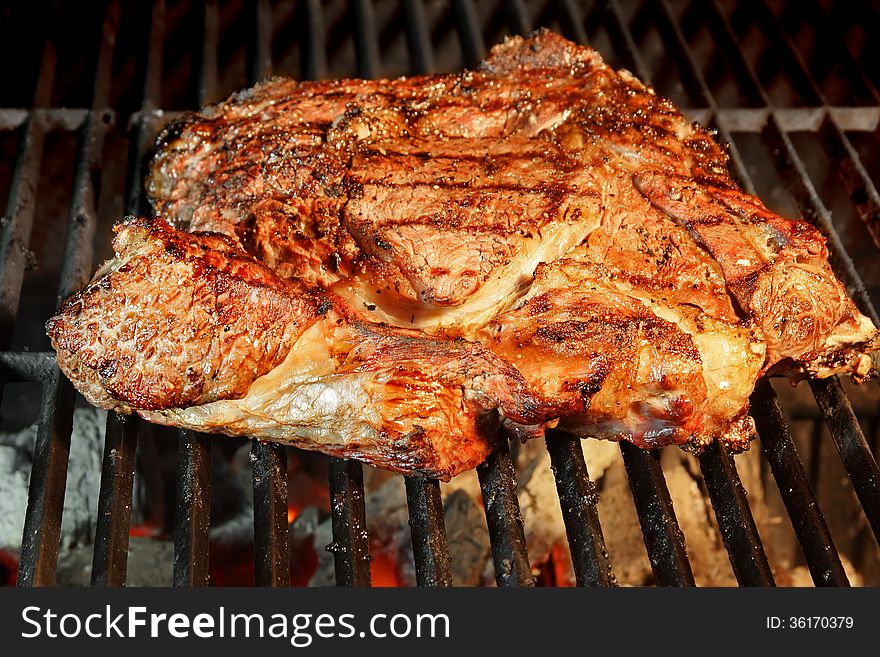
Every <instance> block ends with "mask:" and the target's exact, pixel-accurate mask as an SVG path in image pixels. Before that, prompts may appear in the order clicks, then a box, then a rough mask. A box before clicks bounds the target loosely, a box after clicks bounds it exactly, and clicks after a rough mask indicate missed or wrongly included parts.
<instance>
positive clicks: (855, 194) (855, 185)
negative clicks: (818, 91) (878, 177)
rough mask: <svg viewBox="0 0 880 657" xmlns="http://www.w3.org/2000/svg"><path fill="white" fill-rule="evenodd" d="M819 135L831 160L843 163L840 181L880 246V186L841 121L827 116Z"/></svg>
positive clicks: (840, 169)
mask: <svg viewBox="0 0 880 657" xmlns="http://www.w3.org/2000/svg"><path fill="white" fill-rule="evenodd" d="M819 133H820V134H821V135H822V137H823V138H824V140H825V144H826V146H827V148H828V152H829V154H830V156H831V158H832V159H833V160H835V161H836V162H839V163H840V167H839V168H838V173H839V175H840V179H841V180H842V181H843V184H844V185H846V188H847V190H848V191H849V195H850V200H851V201H852V203H853V205H854V206H855V208H856V211H857V212H858V213H859V217H860V218H861V220H862V221H863V222H864V223H865V225H866V226H867V228H868V231H869V232H870V233H871V236H872V237H873V238H874V243H875V244H876V245H877V246H878V247H880V193H878V191H877V186H876V185H875V184H874V181H873V180H871V177H870V175H868V172H867V170H866V169H865V165H864V164H862V161H861V159H860V158H859V155H858V153H857V152H856V149H855V148H853V145H852V143H851V142H850V140H849V139H848V138H847V136H846V134H844V132H843V130H842V129H841V128H840V125H839V124H838V122H837V121H835V120H834V119H833V118H832V117H831V116H827V117H825V119H824V120H823V121H822V126H821V128H820V129H819Z"/></svg>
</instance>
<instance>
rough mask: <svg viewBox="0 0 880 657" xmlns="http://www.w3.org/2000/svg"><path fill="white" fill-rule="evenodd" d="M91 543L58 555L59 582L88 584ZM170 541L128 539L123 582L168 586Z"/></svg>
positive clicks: (63, 583) (129, 584) (171, 557)
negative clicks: (126, 562)
mask: <svg viewBox="0 0 880 657" xmlns="http://www.w3.org/2000/svg"><path fill="white" fill-rule="evenodd" d="M92 552H93V550H92V547H91V546H87V545H80V546H75V547H72V548H70V549H68V550H63V551H62V552H61V553H60V554H59V556H58V571H57V575H56V579H57V582H58V584H59V585H61V586H88V585H89V582H90V580H91V574H92V556H93V555H92ZM173 556H174V543H173V542H172V541H163V540H156V539H152V538H141V537H138V536H132V537H131V538H129V540H128V565H127V569H126V586H128V587H132V586H171V570H172V561H173Z"/></svg>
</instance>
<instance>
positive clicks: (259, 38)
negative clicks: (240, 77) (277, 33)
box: [249, 0, 273, 84]
mask: <svg viewBox="0 0 880 657" xmlns="http://www.w3.org/2000/svg"><path fill="white" fill-rule="evenodd" d="M253 35H254V40H253V44H252V48H251V52H252V55H251V57H252V59H251V65H250V67H249V71H250V81H251V84H254V83H256V82H259V81H260V80H262V79H263V78H265V77H268V76H269V75H271V74H272V68H273V67H272V6H271V5H270V4H269V0H257V2H256V5H255V7H254V31H253Z"/></svg>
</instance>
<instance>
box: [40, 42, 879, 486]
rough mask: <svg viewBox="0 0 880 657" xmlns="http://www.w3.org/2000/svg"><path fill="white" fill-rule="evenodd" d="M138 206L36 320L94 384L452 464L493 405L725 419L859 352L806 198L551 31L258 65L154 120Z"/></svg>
mask: <svg viewBox="0 0 880 657" xmlns="http://www.w3.org/2000/svg"><path fill="white" fill-rule="evenodd" d="M148 192H149V195H150V198H151V201H152V203H153V208H154V211H155V214H156V216H157V217H158V218H157V219H151V220H147V219H129V220H127V221H125V222H123V223H121V224H120V225H119V226H118V227H117V236H116V239H115V242H114V248H115V250H116V254H117V257H116V258H115V259H113V260H111V261H110V262H108V263H107V264H105V265H104V266H103V267H102V269H101V270H99V272H98V273H97V274H96V277H95V279H94V280H93V281H92V283H90V285H89V286H88V287H87V288H86V289H85V290H83V291H82V292H80V293H79V294H77V295H75V296H74V297H72V298H71V299H70V300H68V301H67V302H66V303H65V304H64V305H63V306H62V308H61V309H60V310H59V313H58V314H57V315H56V316H55V317H54V318H52V319H51V320H50V322H49V326H48V330H49V335H50V336H51V338H52V341H53V345H54V346H55V348H56V350H57V352H58V362H59V364H60V366H61V367H62V369H63V370H64V372H65V373H66V374H67V375H68V376H69V377H70V378H71V379H72V380H73V381H74V383H75V384H76V385H77V387H78V388H79V389H80V390H81V391H82V392H83V394H84V395H85V396H86V397H87V398H88V399H89V400H90V401H92V402H93V403H96V404H98V405H101V406H103V407H105V408H115V409H118V410H122V411H126V412H131V411H135V412H138V413H139V414H140V415H142V416H143V417H145V418H147V419H149V420H151V421H156V422H162V423H167V424H171V425H175V426H182V427H189V428H193V429H196V430H201V431H212V432H219V433H226V434H230V435H249V436H254V437H257V438H262V439H268V440H274V441H279V442H284V443H290V444H296V445H299V446H303V447H307V448H312V449H318V450H321V451H324V452H327V453H331V454H337V455H344V456H350V457H357V458H361V459H364V460H366V461H368V462H371V463H375V464H378V465H381V466H383V467H388V468H392V469H397V470H400V471H403V472H420V473H423V474H427V475H431V476H436V477H442V478H448V477H450V476H452V475H454V474H456V473H457V472H460V471H462V470H464V469H466V468H470V467H473V466H475V465H477V464H479V463H480V462H481V460H482V459H483V458H485V456H486V455H487V454H488V453H489V451H491V449H492V446H493V441H494V439H495V438H494V436H495V435H496V433H497V429H498V426H499V424H501V423H503V424H504V425H505V426H506V428H507V430H508V431H509V432H512V433H514V434H515V435H521V436H523V437H528V436H534V435H540V434H541V432H542V431H543V429H544V428H546V427H547V426H554V425H557V424H558V425H559V426H561V427H563V428H565V429H567V430H569V431H572V432H575V433H576V434H578V435H583V436H594V437H602V438H610V439H615V440H629V441H632V442H634V443H636V444H638V445H640V446H642V447H655V446H662V445H667V444H690V445H693V446H697V447H698V446H699V445H701V444H705V443H706V442H708V441H710V440H712V439H716V438H717V439H720V440H725V441H727V442H729V443H730V444H732V445H734V446H735V447H742V446H744V445H745V444H746V443H747V441H748V438H749V435H750V432H751V420H750V418H749V417H748V415H747V411H748V397H749V394H750V393H751V391H752V389H753V386H754V383H755V380H756V379H757V377H759V376H760V375H762V374H764V373H766V372H769V371H773V372H779V373H784V374H787V375H789V376H791V377H793V378H798V377H802V376H811V375H812V376H829V375H832V374H835V373H840V372H852V373H853V375H854V377H855V378H857V379H862V378H864V377H865V376H867V375H868V373H869V370H870V362H871V361H870V358H869V357H868V356H867V355H866V354H867V352H868V351H870V350H872V349H874V348H876V347H877V346H878V334H877V330H876V329H875V327H874V326H873V325H872V324H871V322H870V321H869V320H868V319H867V318H865V317H864V316H863V315H862V314H861V313H860V312H859V311H858V310H857V309H856V307H855V306H854V304H853V303H852V301H851V300H850V299H849V297H848V296H847V294H846V292H845V290H844V289H843V287H842V285H841V284H840V282H839V281H838V280H837V279H836V278H835V277H834V275H833V273H832V272H831V269H830V267H829V265H828V261H827V252H826V248H825V241H824V239H823V238H822V237H821V236H820V235H819V234H818V232H817V231H816V230H815V229H814V228H813V227H811V226H810V225H808V224H806V223H804V222H800V221H790V220H786V219H783V218H781V217H779V216H777V215H775V214H773V213H771V212H770V211H768V210H767V209H766V208H765V207H764V206H763V205H762V204H761V202H760V201H759V200H758V199H756V198H754V197H750V196H748V195H746V194H744V193H743V192H742V191H741V190H740V189H739V188H738V187H737V186H736V184H735V183H734V182H733V181H732V180H731V178H730V176H729V173H728V171H727V163H726V156H725V154H724V152H723V151H722V150H721V149H720V148H719V146H718V145H717V144H716V143H715V142H714V141H713V140H712V138H711V137H710V135H709V134H708V133H707V132H706V131H704V130H703V129H702V128H700V127H699V126H696V125H692V124H689V123H687V122H686V121H685V120H684V119H683V118H682V116H681V115H680V114H679V112H678V111H677V110H676V109H675V107H674V106H673V105H672V104H671V103H670V102H669V101H667V100H665V99H663V98H660V97H658V96H656V95H655V94H654V93H653V92H652V91H651V90H650V89H648V88H646V87H644V86H643V85H642V84H641V83H639V82H638V81H637V80H636V79H634V78H633V76H632V75H630V74H629V73H628V72H626V71H620V72H615V71H614V70H612V69H610V68H609V67H608V66H606V65H605V64H604V62H603V61H602V60H601V58H600V57H599V55H598V54H597V53H596V52H595V51H593V50H591V49H589V48H584V47H578V46H576V45H575V44H573V43H570V42H568V41H566V40H564V39H562V38H561V37H559V36H556V35H554V34H552V33H548V32H542V33H538V34H535V35H533V36H531V37H529V38H525V39H524V38H519V37H515V38H511V39H508V40H507V41H506V42H505V43H503V44H501V45H499V46H497V47H496V48H495V49H494V50H493V51H492V54H491V56H490V57H489V59H488V60H487V61H486V62H484V63H483V65H482V66H481V67H480V68H479V69H478V70H475V71H467V72H464V73H461V74H458V75H437V76H423V77H411V78H401V79H398V80H373V81H369V80H334V81H324V82H297V81H293V80H287V79H273V80H269V81H267V82H264V83H262V84H260V85H257V86H256V87H254V88H253V89H248V90H245V91H242V92H240V93H238V94H235V95H234V96H232V97H231V98H230V99H229V100H227V101H226V102H223V103H220V104H218V105H215V106H212V107H208V108H205V109H203V110H202V111H201V112H199V113H197V114H193V115H191V116H188V117H187V118H185V119H184V120H182V121H180V122H178V123H176V124H174V125H172V126H170V127H169V128H168V129H167V130H166V131H165V133H164V134H163V135H162V136H161V137H160V140H159V145H158V152H157V155H156V157H155V160H154V162H153V166H152V169H151V173H150V178H149V180H148Z"/></svg>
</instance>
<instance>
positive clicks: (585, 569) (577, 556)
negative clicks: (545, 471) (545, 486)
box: [547, 431, 617, 586]
mask: <svg viewBox="0 0 880 657" xmlns="http://www.w3.org/2000/svg"><path fill="white" fill-rule="evenodd" d="M547 450H548V451H549V453H550V463H551V465H552V468H553V474H554V475H555V477H556V491H557V493H558V494H559V503H560V506H561V508H562V519H563V521H564V522H565V533H566V535H567V536H568V545H569V549H570V550H571V557H572V563H573V565H574V574H575V579H576V581H577V584H578V586H614V585H616V584H617V580H616V578H615V577H614V570H613V568H612V566H611V557H610V556H609V554H608V550H607V549H606V548H605V537H604V536H602V526H601V525H600V524H599V506H598V505H599V495H598V494H597V492H596V485H595V484H594V483H593V482H592V481H591V480H590V474H589V472H588V471H587V463H586V461H584V452H583V448H582V447H581V439H580V438H578V437H577V436H572V435H569V434H566V433H563V432H561V431H548V432H547Z"/></svg>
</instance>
